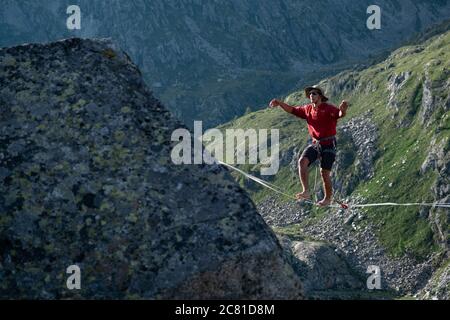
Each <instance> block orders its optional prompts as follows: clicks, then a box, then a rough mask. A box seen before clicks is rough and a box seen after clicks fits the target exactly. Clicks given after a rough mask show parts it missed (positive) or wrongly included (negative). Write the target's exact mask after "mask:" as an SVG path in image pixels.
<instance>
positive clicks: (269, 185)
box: [216, 160, 450, 209]
mask: <svg viewBox="0 0 450 320" xmlns="http://www.w3.org/2000/svg"><path fill="white" fill-rule="evenodd" d="M216 161H217V163H219V164H221V165H224V166H226V167H228V168H230V169H232V170H234V171H237V172H239V173H240V174H242V175H244V176H245V177H247V178H248V179H251V180H253V181H255V182H257V183H259V184H261V185H262V186H264V187H266V188H268V189H271V190H272V191H275V192H277V193H279V194H282V195H284V196H286V197H288V198H290V199H294V200H298V199H297V198H296V197H294V196H292V195H289V194H287V193H285V192H284V191H283V190H281V189H280V188H279V187H278V186H276V185H274V184H272V183H270V182H267V181H265V180H262V179H260V178H257V177H255V176H253V175H251V174H249V173H247V172H244V171H242V170H240V169H238V168H236V167H234V166H232V165H230V164H228V163H225V162H222V161H220V160H216ZM301 200H302V201H304V202H306V203H311V204H313V205H317V204H316V203H314V202H313V201H310V200H306V199H301ZM337 202H338V203H339V204H340V205H329V206H328V207H332V208H344V209H347V208H348V207H349V206H350V207H353V208H365V207H381V206H427V207H439V208H450V203H439V202H433V203H423V202H410V203H396V202H382V203H366V204H351V205H347V204H343V203H342V202H340V201H337Z"/></svg>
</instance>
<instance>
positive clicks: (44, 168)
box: [0, 39, 303, 299]
mask: <svg viewBox="0 0 450 320" xmlns="http://www.w3.org/2000/svg"><path fill="white" fill-rule="evenodd" d="M0 85H1V86H0V109H1V112H0V212H1V216H0V297H1V298H28V299H35V298H45V299H47V298H48V299H53V298H83V299H84V298H86V299H92V298H100V299H102V298H111V299H124V298H137V299H140V298H149V299H159V298H167V299H172V298H182V299H204V298H208V299H214V298H234V299H240V298H246V299H270V298H285V299H298V298H302V296H303V295H302V291H301V283H300V280H299V279H298V278H297V276H296V275H295V273H294V272H293V269H292V268H291V267H290V265H289V264H288V263H287V262H286V260H285V258H284V256H283V253H282V249H281V246H280V244H279V243H278V241H277V239H276V237H275V235H274V234H273V232H272V231H271V230H270V229H269V227H268V226H267V225H266V224H265V223H264V221H263V219H262V218H261V216H260V215H259V214H258V213H257V211H256V209H255V207H254V205H253V203H252V202H251V200H250V199H249V197H248V196H247V195H246V194H245V192H244V191H243V190H242V189H240V188H239V186H238V185H237V184H236V183H235V182H234V181H233V179H232V178H231V176H230V174H229V172H228V171H227V170H226V169H225V168H223V167H220V166H216V165H175V164H173V163H172V161H171V157H170V152H171V147H172V146H173V145H174V144H175V143H174V142H172V141H171V134H172V132H173V131H174V130H175V129H177V128H180V127H183V126H182V125H181V124H180V123H179V122H177V121H176V120H174V118H173V117H172V115H171V114H170V113H169V112H168V111H167V110H166V109H165V108H164V107H163V106H162V105H161V104H160V102H158V101H157V100H156V99H155V98H153V97H152V95H151V93H150V92H149V91H148V90H147V89H146V87H145V85H144V83H143V80H142V78H141V75H140V72H139V70H138V69H137V67H136V66H135V65H134V64H133V63H132V62H131V61H130V59H129V58H128V56H127V55H126V54H125V53H123V52H122V51H121V50H119V49H118V48H116V47H115V46H114V44H112V43H111V42H109V41H107V40H81V39H69V40H64V41H59V42H55V43H51V44H43V45H34V44H32V45H23V46H18V47H13V48H5V49H1V50H0ZM71 265H77V266H79V268H80V270H81V289H80V290H77V289H75V290H68V288H67V287H66V280H67V278H68V277H69V275H68V274H66V269H67V268H68V267H69V266H71Z"/></svg>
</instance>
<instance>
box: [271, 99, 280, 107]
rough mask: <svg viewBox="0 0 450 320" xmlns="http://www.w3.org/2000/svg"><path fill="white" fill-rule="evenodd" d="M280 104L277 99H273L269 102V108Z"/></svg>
mask: <svg viewBox="0 0 450 320" xmlns="http://www.w3.org/2000/svg"><path fill="white" fill-rule="evenodd" d="M280 105H281V103H280V101H278V100H277V99H273V100H272V101H270V103H269V108H276V107H278V106H280Z"/></svg>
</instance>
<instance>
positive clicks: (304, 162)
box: [298, 157, 309, 169]
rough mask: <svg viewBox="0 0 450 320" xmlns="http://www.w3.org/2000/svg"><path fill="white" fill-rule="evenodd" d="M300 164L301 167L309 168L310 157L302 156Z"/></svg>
mask: <svg viewBox="0 0 450 320" xmlns="http://www.w3.org/2000/svg"><path fill="white" fill-rule="evenodd" d="M298 165H299V166H300V168H304V169H306V168H308V165H309V159H308V158H306V157H302V158H300V159H299V160H298Z"/></svg>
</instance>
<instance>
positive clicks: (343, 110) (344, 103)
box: [339, 100, 348, 112]
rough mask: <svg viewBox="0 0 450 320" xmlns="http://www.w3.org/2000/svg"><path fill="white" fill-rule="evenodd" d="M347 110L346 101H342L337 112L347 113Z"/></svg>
mask: <svg viewBox="0 0 450 320" xmlns="http://www.w3.org/2000/svg"><path fill="white" fill-rule="evenodd" d="M347 108H348V102H347V101H346V100H342V102H341V104H340V105H339V110H341V111H342V112H345V111H347Z"/></svg>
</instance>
